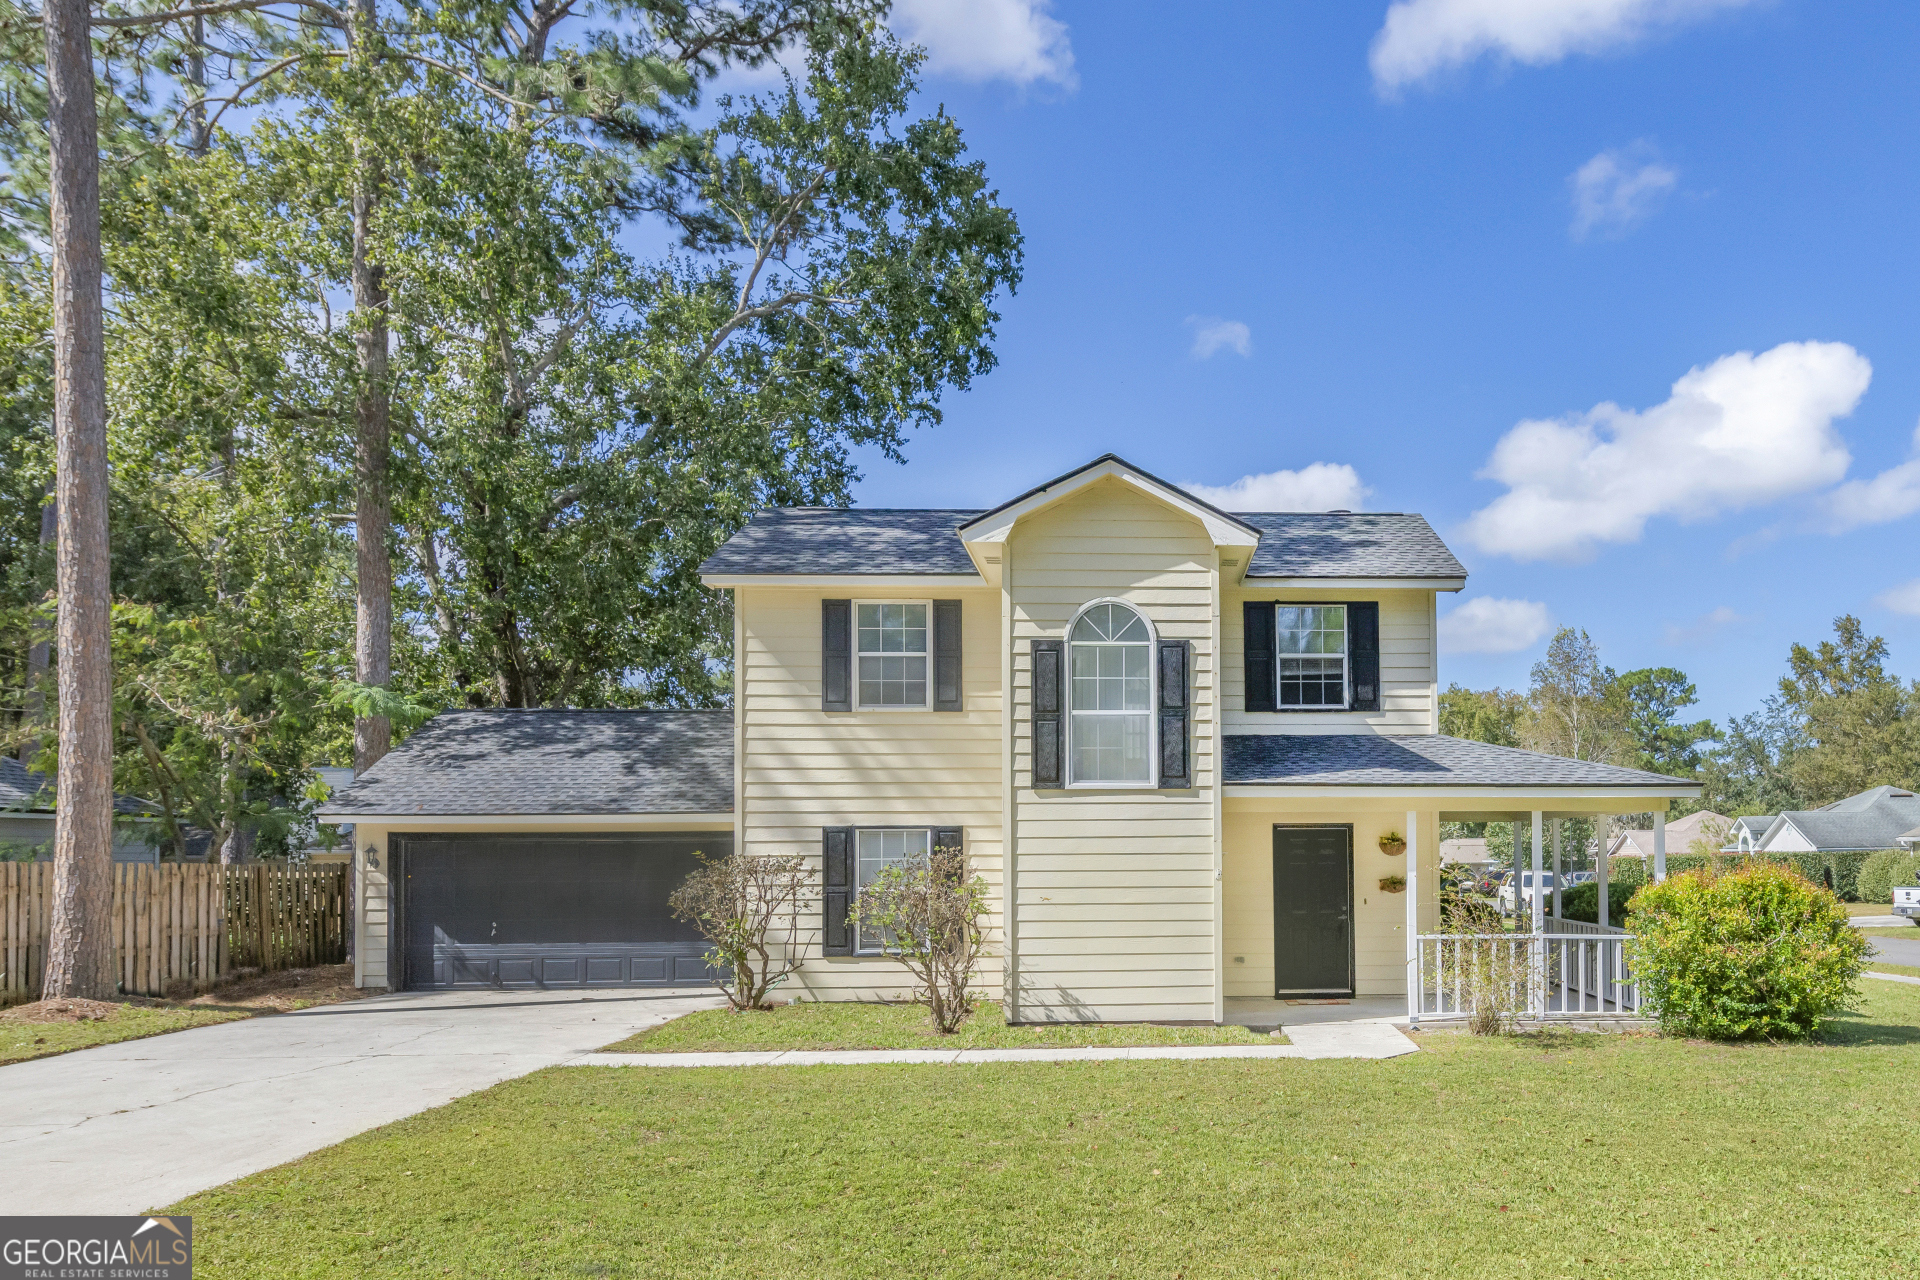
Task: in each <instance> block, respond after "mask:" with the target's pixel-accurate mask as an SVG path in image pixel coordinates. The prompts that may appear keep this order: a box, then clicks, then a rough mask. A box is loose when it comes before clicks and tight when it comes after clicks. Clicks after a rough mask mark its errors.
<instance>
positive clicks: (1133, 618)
mask: <svg viewBox="0 0 1920 1280" xmlns="http://www.w3.org/2000/svg"><path fill="white" fill-rule="evenodd" d="M1067 648H1068V650H1069V651H1070V652H1069V656H1068V659H1067V662H1068V667H1067V669H1068V670H1069V671H1070V672H1071V673H1072V694H1071V698H1072V700H1071V702H1070V703H1069V707H1070V710H1069V715H1068V735H1069V747H1068V759H1069V760H1071V761H1072V774H1071V777H1070V781H1072V782H1108V783H1134V784H1139V785H1145V786H1151V785H1152V784H1153V750H1152V744H1153V632H1152V631H1151V630H1150V629H1149V628H1148V626H1147V621H1146V619H1145V618H1142V617H1141V616H1140V615H1139V614H1137V613H1135V612H1134V611H1133V610H1132V609H1130V608H1128V607H1127V606H1126V605H1124V604H1110V603H1102V604H1096V605H1092V606H1090V607H1089V608H1088V609H1087V611H1086V612H1085V613H1082V614H1081V615H1080V617H1079V619H1078V620H1077V621H1075V622H1074V624H1073V629H1072V630H1071V631H1070V632H1069V633H1068V634H1067Z"/></svg>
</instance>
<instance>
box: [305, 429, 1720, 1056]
mask: <svg viewBox="0 0 1920 1280" xmlns="http://www.w3.org/2000/svg"><path fill="white" fill-rule="evenodd" d="M702 575H703V577H702V580H703V581H704V582H705V583H706V584H707V585H709V586H711V587H715V588H719V589H723V590H728V591H731V592H733V604H734V610H733V616H734V645H733V652H734V661H735V669H734V672H735V686H734V687H735V690H736V693H735V705H734V708H733V710H732V711H730V712H699V711H695V712H668V711H652V712H578V711H497V712H496V711H450V712H447V713H445V714H443V715H441V716H439V717H437V718H436V719H434V720H432V721H430V722H429V723H428V724H427V725H426V726H424V727H423V728H421V729H420V730H419V731H417V732H416V733H415V734H414V735H413V736H412V737H411V738H409V739H408V740H407V741H406V742H405V743H404V744H403V745H402V746H400V747H399V748H397V749H396V750H395V751H393V752H392V753H391V754H389V755H388V756H387V757H386V758H385V759H383V760H382V761H380V762H379V763H378V764H377V765H375V766H374V767H373V768H371V769H369V770H367V771H365V773H363V774H362V776H361V777H360V778H359V779H358V780H357V781H356V782H355V783H354V784H353V785H352V786H350V787H347V788H344V789H343V790H342V791H340V792H339V793H337V794H336V795H335V796H334V797H332V798H331V799H330V800H328V801H327V802H326V803H325V804H323V805H322V806H321V808H320V811H319V816H320V817H321V818H322V819H323V820H331V821H348V822H352V823H354V824H355V830H354V845H355V857H356V859H358V860H359V865H360V867H361V868H362V874H361V875H360V877H359V879H360V883H361V884H362V886H363V893H362V896H361V898H360V901H359V903H358V910H359V913H360V916H359V919H360V927H359V929H358V932H357V938H358V946H357V954H356V955H355V957H354V963H355V972H356V975H357V980H358V981H359V982H360V983H361V984H362V985H366V986H381V985H387V984H391V985H393V986H396V987H446V986H451V987H460V986H485V985H495V984H497V985H505V986H521V985H527V986H539V985H545V986H588V987H592V986H620V985H647V984H657V985H666V984H670V983H674V982H685V981H688V980H690V979H692V978H694V977H696V976H697V975H699V974H700V973H702V972H703V971H704V966H703V964H702V962H701V960H700V950H701V948H700V945H699V943H698V942H697V941H696V940H694V939H693V938H692V937H691V936H690V935H689V934H688V933H687V932H686V931H685V929H684V926H681V925H679V924H677V922H675V921H673V920H672V918H671V914H670V912H669V911H668V910H667V908H666V895H667V894H668V893H670V892H671V890H672V888H673V887H674V886H675V885H676V884H677V883H678V882H679V880H680V879H681V878H683V877H684V876H685V874H686V872H687V871H688V870H689V869H691V868H692V867H693V866H695V865H697V863H696V855H698V854H705V855H707V856H713V855H716V854H719V853H723V852H727V851H737V852H739V853H743V854H763V853H764V854H796V853H798V854H804V855H806V856H807V857H808V858H809V859H811V860H813V862H814V864H815V866H816V867H817V869H818V874H819V875H820V877H821V879H820V882H819V883H820V894H819V897H818V899H817V900H816V901H813V902H810V903H808V904H807V909H806V914H805V916H804V917H803V918H802V919H801V921H800V927H801V930H802V932H803V934H804V936H805V938H806V940H807V945H808V947H809V949H810V951H811V953H812V956H811V958H810V959H809V960H808V961H807V963H806V964H805V966H804V967H803V969H802V970H801V971H800V972H799V973H797V974H796V975H794V977H793V979H792V980H791V981H790V982H789V983H788V985H786V986H785V987H783V988H781V991H780V994H781V995H782V996H783V997H787V998H800V999H808V998H817V999H874V998H884V997H891V996H895V995H898V994H902V993H905V992H906V991H908V990H909V989H910V982H909V980H908V978H907V976H906V974H905V973H904V972H903V971H902V970H901V969H900V968H899V967H898V966H896V965H895V964H894V963H892V962H891V961H889V960H887V959H886V958H885V957H884V956H882V955H880V954H878V948H877V947H876V945H875V940H874V939H872V938H870V937H865V936H862V935H861V933H860V931H859V930H857V929H856V928H854V927H852V926H851V925H850V923H849V921H848V918H847V910H848V904H849V902H850V901H851V899H852V898H853V896H854V895H855V894H856V893H857V892H858V890H859V888H860V886H861V885H862V884H864V883H867V882H869V881H870V880H872V879H873V878H874V877H875V876H876V875H877V874H879V872H880V870H881V869H882V868H883V867H885V866H887V865H888V864H890V863H897V862H901V861H908V860H911V859H913V858H916V857H924V856H926V854H927V853H928V851H929V850H930V849H934V848H938V847H941V846H950V847H958V848H961V849H963V850H965V852H966V854H967V856H968V860H969V863H970V866H971V868H972V869H973V870H974V871H975V872H977V873H978V874H979V875H980V876H981V877H982V878H983V879H984V880H985V882H986V884H987V886H988V892H989V897H990V906H991V928H992V937H993V943H994V945H993V956H992V959H991V962H990V968H989V969H988V971H987V972H986V973H984V974H983V975H982V985H983V986H984V987H986V988H988V989H989V990H991V991H993V992H994V994H996V995H997V996H999V997H1000V998H1001V999H1002V1000H1004V1002H1005V1004H1006V1008H1007V1016H1008V1017H1009V1018H1010V1019H1011V1020H1013V1021H1040V1020H1063V1019H1065V1020H1178V1021H1197V1022H1218V1021H1221V1020H1222V1019H1223V1018H1224V1017H1225V1010H1226V1001H1228V1000H1229V999H1255V1000H1267V1001H1271V1000H1273V999H1275V998H1276V997H1280V998H1292V997H1317V996H1346V995H1355V994H1358V995H1395V996H1398V995H1402V994H1404V991H1405V981H1406V974H1407V954H1408V927H1409V925H1415V926H1417V927H1418V928H1419V929H1422V930H1430V929H1433V928H1435V927H1437V925H1438V898H1437V893H1436V889H1437V883H1436V882H1437V879H1438V877H1437V875H1436V874H1435V872H1436V869H1437V866H1438V858H1439V838H1438V837H1439V826H1440V822H1441V821H1442V820H1443V819H1447V820H1462V821H1522V822H1529V823H1530V822H1531V819H1532V818H1533V816H1534V815H1535V814H1540V815H1542V816H1543V817H1544V818H1547V819H1550V818H1553V817H1557V816H1563V815H1592V814H1595V813H1601V814H1618V813H1641V812H1646V811H1647V810H1649V809H1660V808H1664V807H1665V806H1666V805H1667V804H1668V802H1669V801H1671V800H1674V799H1680V798H1690V797H1693V796H1696V795H1697V794H1698V792H1699V788H1698V787H1697V786H1696V785H1695V784H1694V783H1692V782H1688V781H1683V780H1680V779H1675V778H1667V777H1662V776H1659V775H1656V774H1651V773H1643V772H1639V771H1636V770H1631V769H1622V768H1616V767H1612V766H1608V765H1602V764H1593V763H1588V762H1582V761H1577V760H1567V759H1561V758H1558V757H1554V756H1547V755H1542V754H1539V753H1535V752H1530V751H1521V750H1515V749H1511V748H1505V747H1496V746H1489V745H1487V744H1484V743H1478V742H1468V741H1464V740H1461V739H1457V738H1450V737H1443V736H1441V735H1440V734H1439V732H1438V727H1439V723H1438V722H1439V704H1438V690H1439V688H1440V684H1439V680H1440V672H1439V665H1438V657H1437V650H1436V646H1435V631H1436V628H1435V610H1436V600H1437V596H1438V593H1440V592H1451V591H1458V590H1460V589H1461V588H1462V587H1463V586H1464V585H1465V581H1466V571H1465V570H1464V569H1463V568H1462V567H1461V566H1460V563H1459V562H1458V561H1457V560H1456V559H1455V558H1454V556H1453V554H1452V553H1451V552H1450V551H1449V550H1448V549H1447V548H1446V546H1445V545H1444V544H1443V543H1442V542H1441V541H1440V539H1439V538H1438V537H1437V536H1435V534H1434V532H1433V530H1432V529H1431V528H1430V527H1429V526H1428V524H1427V522H1426V521H1425V520H1424V519H1422V518H1421V517H1419V516H1417V515H1409V514H1401V513H1391V512H1370V513H1348V512H1331V513H1290V514H1273V513H1240V514H1233V513H1228V512H1224V511H1220V510H1218V509H1216V508H1214V507H1212V506H1209V505H1208V504H1206V503H1204V502H1201V501H1200V500H1198V499H1196V498H1194V497H1193V496H1192V495H1190V494H1188V493H1186V492H1184V491H1182V490H1180V489H1178V488H1176V487H1175V486H1173V485H1170V484H1167V483H1165V482H1164V481H1161V480H1159V479H1156V478H1155V477H1153V476H1151V475H1148V474H1146V473H1145V472H1142V471H1140V470H1139V469H1138V468H1135V467H1133V466H1130V465H1129V464H1127V463H1126V462H1124V461H1122V460H1121V459H1119V458H1116V457H1113V456H1111V455H1109V456H1107V457H1103V458H1100V459H1097V460H1095V461H1094V462H1092V463H1089V464H1087V465H1086V466H1084V467H1080V468H1078V469H1076V470H1074V471H1072V472H1070V473H1068V474H1067V475H1064V476H1061V477H1060V478H1058V479H1057V480H1053V481H1050V482H1048V483H1047V484H1044V485H1041V486H1040V487H1038V488H1035V489H1031V490H1029V491H1027V492H1025V493H1023V494H1020V495H1019V496H1018V497H1016V498H1013V499H1011V500H1010V501H1008V502H1006V503H1004V504H1002V505H1000V506H998V507H995V508H993V509H991V510H988V511H972V510H967V511H961V510H945V509H942V510H906V511H888V510H866V509H852V510H838V509H834V510H828V509H818V508H806V509H780V510H769V511H761V512H758V513H756V514H755V515H754V516H753V518H752V520H751V521H750V522H749V523H748V524H747V526H746V527H745V528H744V529H742V530H741V531H740V532H739V533H738V534H736V535H735V536H734V537H733V538H732V539H730V540H729V541H728V542H727V543H726V544H725V545H724V546H722V547H721V548H720V550H719V551H717V552H716V553H715V554H714V555H713V556H712V557H711V558H709V559H708V560H707V562H706V563H705V565H703V566H702ZM1389 832H1399V833H1401V834H1403V835H1405V836H1407V837H1409V838H1410V840H1411V844H1412V846H1413V853H1412V854H1411V855H1406V854H1403V855H1400V856H1389V855H1387V854H1386V853H1384V852H1383V851H1382V850H1381V849H1380V841H1381V839H1382V837H1383V836H1385V835H1386V834H1387V833H1389ZM1411 857H1417V859H1418V862H1417V874H1415V875H1414V876H1413V879H1414V880H1415V883H1416V886H1417V893H1416V894H1415V895H1411V896H1412V898H1413V901H1412V902H1411V903H1410V902H1409V897H1410V895H1408V894H1405V893H1396V892H1391V891H1386V890H1383V889H1381V888H1380V887H1379V885H1380V882H1381V880H1382V879H1383V878H1386V877H1392V876H1406V875H1408V874H1409V872H1410V871H1414V870H1415V869H1414V868H1409V867H1408V865H1407V864H1408V862H1409V861H1410V858H1411ZM396 886H400V888H396ZM1410 906H1411V908H1412V909H1411V910H1410Z"/></svg>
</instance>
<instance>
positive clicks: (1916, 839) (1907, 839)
mask: <svg viewBox="0 0 1920 1280" xmlns="http://www.w3.org/2000/svg"><path fill="white" fill-rule="evenodd" d="M1895 838H1896V839H1898V840H1899V841H1900V843H1901V844H1902V845H1904V846H1906V847H1907V848H1909V849H1912V848H1915V847H1916V846H1920V827H1915V828H1914V829H1913V830H1911V831H1906V832H1902V833H1901V834H1900V835H1899V836H1897V837H1895Z"/></svg>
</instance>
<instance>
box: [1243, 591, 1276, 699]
mask: <svg viewBox="0 0 1920 1280" xmlns="http://www.w3.org/2000/svg"><path fill="white" fill-rule="evenodd" d="M1241 613H1242V616H1243V617H1244V618H1245V620H1246V627H1245V631H1244V633H1243V634H1242V636H1241V645H1242V649H1241V652H1243V653H1244V654H1245V655H1246V660H1247V687H1246V701H1247V710H1249V711H1273V710H1276V709H1277V708H1276V707H1275V704H1274V689H1275V688H1276V687H1277V686H1276V684H1275V679H1274V663H1273V643H1274V636H1273V601H1271V600H1249V601H1247V602H1246V604H1245V605H1243V606H1242V608H1241Z"/></svg>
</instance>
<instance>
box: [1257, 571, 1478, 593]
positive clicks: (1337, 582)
mask: <svg viewBox="0 0 1920 1280" xmlns="http://www.w3.org/2000/svg"><path fill="white" fill-rule="evenodd" d="M1241 583H1242V586H1243V587H1244V588H1245V589H1246V590H1248V591H1464V590H1466V587H1467V580H1466V579H1465V578H1269V577H1264V576H1262V575H1260V574H1255V573H1250V574H1248V575H1247V576H1246V577H1245V578H1244V579H1242V580H1241Z"/></svg>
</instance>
